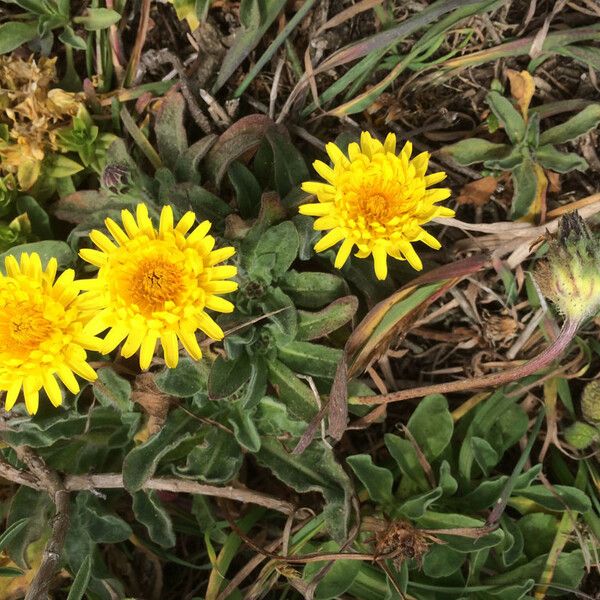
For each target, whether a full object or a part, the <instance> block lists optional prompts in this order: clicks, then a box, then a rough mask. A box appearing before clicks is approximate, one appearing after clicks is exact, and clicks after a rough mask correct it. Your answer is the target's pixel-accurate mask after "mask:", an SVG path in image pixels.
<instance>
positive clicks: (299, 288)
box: [280, 270, 348, 308]
mask: <svg viewBox="0 0 600 600" xmlns="http://www.w3.org/2000/svg"><path fill="white" fill-rule="evenodd" d="M280 285H281V289H282V290H283V291H284V292H285V293H286V294H288V296H289V297H290V298H291V299H292V300H293V301H294V303H295V304H296V305H297V306H301V307H303V308H321V307H322V306H324V305H325V304H328V303H329V302H333V301H334V300H336V299H337V298H339V297H340V296H343V295H345V294H347V293H348V291H347V285H346V283H345V282H344V280H343V279H342V278H341V277H339V276H338V275H332V274H331V273H312V272H310V271H303V272H302V273H299V272H298V271H294V270H291V271H288V272H287V273H286V274H285V275H284V276H283V278H282V279H281V281H280Z"/></svg>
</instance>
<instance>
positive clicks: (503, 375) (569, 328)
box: [356, 320, 579, 404]
mask: <svg viewBox="0 0 600 600" xmlns="http://www.w3.org/2000/svg"><path fill="white" fill-rule="evenodd" d="M578 327H579V322H577V321H571V320H567V321H565V323H564V325H563V328H562V330H561V332H560V334H559V336H558V337H557V338H556V340H555V341H554V342H553V343H552V344H550V346H548V347H547V348H546V349H545V350H543V351H542V352H540V354H538V355H537V356H536V357H535V358H533V359H532V360H530V361H528V362H526V363H525V364H523V365H520V366H518V367H515V368H514V369H509V370H507V371H501V372H499V373H491V374H490V375H485V376H483V377H474V378H472V379H461V380H459V381H450V382H448V383H438V384H435V385H427V386H424V387H419V388H413V389H410V390H400V391H399V392H393V393H392V394H385V395H378V396H362V397H360V398H356V403H357V404H389V403H390V402H400V401H402V400H409V399H412V398H421V397H423V396H427V395H429V394H448V393H451V392H464V391H467V390H473V389H478V388H484V387H487V388H490V387H491V388H495V387H500V386H502V385H505V384H507V383H512V382H514V381H517V380H518V379H521V378H523V377H526V376H527V375H532V374H533V373H535V372H536V371H539V370H540V369H542V368H544V367H545V366H547V365H548V364H550V363H551V362H552V361H553V360H554V359H556V358H558V357H559V356H560V355H561V354H562V353H563V352H564V351H565V350H566V349H567V348H568V346H569V344H570V343H571V341H572V339H573V337H574V336H575V334H576V333H577V329H578Z"/></svg>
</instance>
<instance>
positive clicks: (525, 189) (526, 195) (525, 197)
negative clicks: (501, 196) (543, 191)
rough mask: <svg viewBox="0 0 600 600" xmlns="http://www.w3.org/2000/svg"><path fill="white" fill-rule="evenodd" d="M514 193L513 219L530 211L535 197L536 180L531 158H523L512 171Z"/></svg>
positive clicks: (536, 191)
mask: <svg viewBox="0 0 600 600" xmlns="http://www.w3.org/2000/svg"><path fill="white" fill-rule="evenodd" d="M512 180H513V184H514V188H515V191H514V195H513V201H512V212H511V216H512V218H513V220H516V219H520V218H521V217H525V216H526V215H527V214H528V213H530V211H531V208H532V206H533V205H534V202H535V200H536V198H537V193H538V181H537V177H536V174H535V170H534V167H533V161H532V160H531V159H526V160H524V161H523V162H522V163H521V164H519V165H518V166H517V167H516V168H515V169H514V170H513V172H512Z"/></svg>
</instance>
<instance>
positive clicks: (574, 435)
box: [564, 421, 600, 450]
mask: <svg viewBox="0 0 600 600" xmlns="http://www.w3.org/2000/svg"><path fill="white" fill-rule="evenodd" d="M564 436H565V440H566V441H567V443H569V444H570V445H571V446H573V448H577V450H585V449H586V448H588V447H589V446H591V445H592V444H593V443H594V442H597V441H598V440H599V439H600V431H598V428H597V427H594V426H593V425H590V424H589V423H583V422H581V421H577V422H576V423H573V425H569V427H567V428H566V429H565V432H564Z"/></svg>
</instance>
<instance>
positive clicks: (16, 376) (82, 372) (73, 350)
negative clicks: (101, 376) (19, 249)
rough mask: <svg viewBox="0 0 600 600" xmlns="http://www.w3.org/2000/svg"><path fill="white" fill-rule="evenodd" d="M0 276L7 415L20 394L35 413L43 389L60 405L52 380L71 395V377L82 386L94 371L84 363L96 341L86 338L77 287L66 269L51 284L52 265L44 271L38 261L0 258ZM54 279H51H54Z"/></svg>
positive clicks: (0, 382)
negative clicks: (2, 269)
mask: <svg viewBox="0 0 600 600" xmlns="http://www.w3.org/2000/svg"><path fill="white" fill-rule="evenodd" d="M5 265H6V275H3V274H0V390H3V391H5V392H6V410H10V409H11V408H12V407H13V406H14V404H15V402H16V400H17V397H18V396H19V393H20V391H21V389H22V390H23V396H24V398H25V406H26V408H27V411H28V412H29V413H30V414H35V413H36V412H37V410H38V406H39V393H40V390H41V389H42V388H43V389H44V390H45V392H46V394H47V395H48V398H49V399H50V402H51V403H52V404H53V405H54V406H59V405H60V404H61V403H62V393H61V390H60V387H59V385H58V382H57V380H56V377H58V378H59V379H60V380H61V381H62V382H63V383H64V385H65V386H66V387H67V388H68V389H69V390H70V391H71V392H73V393H74V394H76V393H77V392H79V383H78V382H77V379H76V378H75V375H79V376H80V377H82V378H83V379H86V380H88V381H94V380H95V379H96V372H95V371H94V369H92V367H91V366H90V365H89V364H88V363H87V352H86V351H87V350H98V349H99V348H100V344H101V340H100V339H98V338H96V337H94V336H93V335H91V334H90V333H89V331H88V330H87V328H86V323H87V321H88V320H89V314H88V313H87V311H86V310H85V309H84V308H83V307H82V306H81V303H80V298H81V296H80V295H79V292H80V290H81V286H80V283H81V282H78V281H76V280H75V273H74V271H73V270H72V269H67V270H66V271H64V272H63V273H62V274H61V275H60V277H59V278H58V279H56V271H57V268H58V263H57V261H56V259H55V258H52V259H50V261H49V262H48V265H47V266H46V268H45V269H43V268H42V262H41V259H40V256H39V255H38V254H37V253H35V252H33V253H32V254H26V253H23V254H21V258H20V262H17V260H16V259H15V257H14V256H8V257H7V258H6V259H5ZM55 279H56V280H55Z"/></svg>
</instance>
